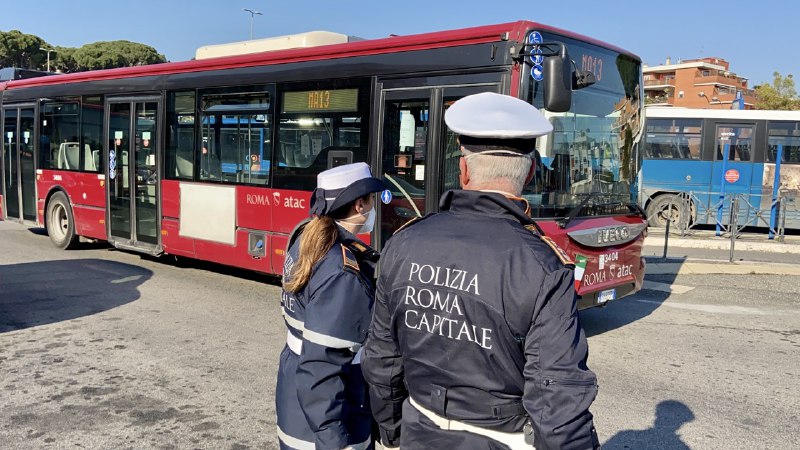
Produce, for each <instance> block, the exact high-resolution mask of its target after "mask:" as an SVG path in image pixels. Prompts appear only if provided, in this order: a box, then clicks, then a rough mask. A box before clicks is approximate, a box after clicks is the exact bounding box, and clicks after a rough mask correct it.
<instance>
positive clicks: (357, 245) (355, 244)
mask: <svg viewBox="0 0 800 450" xmlns="http://www.w3.org/2000/svg"><path fill="white" fill-rule="evenodd" d="M350 245H351V246H353V247H355V249H356V250H358V251H359V252H361V253H364V252H366V251H367V249H368V247H367V246H366V245H364V244H362V243H361V242H358V241H352V242H350Z"/></svg>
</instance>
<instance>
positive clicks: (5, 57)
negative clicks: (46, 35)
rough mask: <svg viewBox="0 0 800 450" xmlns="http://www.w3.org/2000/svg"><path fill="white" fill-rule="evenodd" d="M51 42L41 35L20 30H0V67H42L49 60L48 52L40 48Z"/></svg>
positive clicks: (48, 45)
mask: <svg viewBox="0 0 800 450" xmlns="http://www.w3.org/2000/svg"><path fill="white" fill-rule="evenodd" d="M42 47H50V44H48V43H47V42H45V41H44V39H42V38H40V37H39V36H34V35H32V34H25V33H23V32H21V31H18V30H11V31H0V67H19V68H22V69H42V68H43V66H44V65H45V64H46V61H47V52H43V51H42V50H39V49H40V48H42Z"/></svg>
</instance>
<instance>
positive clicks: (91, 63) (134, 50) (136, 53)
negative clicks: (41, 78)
mask: <svg viewBox="0 0 800 450" xmlns="http://www.w3.org/2000/svg"><path fill="white" fill-rule="evenodd" d="M73 58H74V59H75V63H76V64H77V66H78V67H79V68H80V69H81V70H96V69H111V68H114V67H130V66H143V65H145V64H156V63H162V62H165V61H166V58H164V55H160V54H158V52H156V50H155V49H154V48H153V47H150V46H148V45H144V44H137V43H135V42H130V41H109V42H95V43H92V44H86V45H84V46H83V47H81V48H79V49H77V50H76V51H75V53H74V55H73Z"/></svg>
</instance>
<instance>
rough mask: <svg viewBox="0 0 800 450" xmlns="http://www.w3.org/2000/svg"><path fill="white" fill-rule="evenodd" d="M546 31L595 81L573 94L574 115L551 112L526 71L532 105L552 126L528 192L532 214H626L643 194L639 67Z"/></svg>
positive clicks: (611, 53) (540, 144) (627, 59)
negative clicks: (640, 183)
mask: <svg viewBox="0 0 800 450" xmlns="http://www.w3.org/2000/svg"><path fill="white" fill-rule="evenodd" d="M542 34H543V37H544V40H545V41H546V42H548V41H559V42H563V43H564V44H565V45H566V46H567V49H568V51H569V55H570V58H571V59H572V60H573V61H574V63H575V65H576V66H577V69H579V70H583V71H588V72H591V73H592V74H594V77H595V79H596V82H595V83H594V84H593V85H591V86H588V87H585V88H583V89H576V90H574V91H573V95H572V108H571V109H570V111H568V112H566V113H553V112H549V111H546V110H544V109H543V104H544V95H543V83H542V82H540V81H535V80H534V79H533V78H531V76H530V67H526V74H525V82H524V83H525V84H524V86H523V87H524V88H525V90H526V92H525V95H526V96H527V101H529V102H531V103H532V104H533V105H534V106H536V107H537V108H539V109H540V110H542V112H543V113H544V114H545V116H546V117H548V119H549V120H550V122H551V123H552V124H553V133H552V134H551V135H548V136H545V137H542V138H539V139H538V141H537V144H536V148H537V152H536V174H535V177H534V179H533V180H532V181H531V183H530V184H529V185H528V186H526V187H525V190H524V192H523V195H524V197H525V198H526V199H527V200H528V202H529V203H530V205H531V213H532V215H533V216H534V217H564V216H567V215H569V214H570V211H571V210H573V209H575V208H578V207H580V210H579V211H578V212H577V217H587V216H601V215H610V214H619V213H624V212H627V211H628V205H633V204H635V203H636V201H637V197H638V196H637V191H638V186H637V184H636V180H637V174H638V171H639V166H640V159H639V158H638V156H637V148H638V145H637V144H638V142H639V137H640V133H641V118H642V95H641V92H640V90H641V85H640V80H641V62H640V61H639V60H638V59H635V58H634V57H631V56H629V55H626V54H621V53H617V52H614V51H612V50H609V49H606V48H603V47H600V46H597V45H592V44H588V43H585V42H581V41H577V40H575V39H570V38H567V37H564V36H558V35H553V34H549V35H548V34H547V33H542ZM581 205H582V206H581ZM573 215H574V214H573Z"/></svg>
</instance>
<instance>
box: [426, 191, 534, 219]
mask: <svg viewBox="0 0 800 450" xmlns="http://www.w3.org/2000/svg"><path fill="white" fill-rule="evenodd" d="M439 208H440V209H441V210H442V211H451V212H453V213H456V214H459V213H465V214H483V215H489V216H496V217H501V216H511V217H513V218H514V219H516V220H518V221H519V222H520V223H522V224H524V225H530V224H533V220H532V219H531V218H530V217H529V216H528V215H527V214H526V209H527V202H526V201H525V199H523V198H520V197H511V198H509V197H506V196H505V195H503V194H501V193H498V192H485V191H468V190H464V189H456V190H452V191H447V192H445V193H444V195H442V198H441V200H439Z"/></svg>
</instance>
